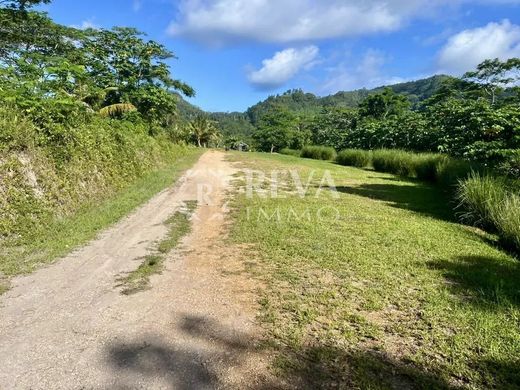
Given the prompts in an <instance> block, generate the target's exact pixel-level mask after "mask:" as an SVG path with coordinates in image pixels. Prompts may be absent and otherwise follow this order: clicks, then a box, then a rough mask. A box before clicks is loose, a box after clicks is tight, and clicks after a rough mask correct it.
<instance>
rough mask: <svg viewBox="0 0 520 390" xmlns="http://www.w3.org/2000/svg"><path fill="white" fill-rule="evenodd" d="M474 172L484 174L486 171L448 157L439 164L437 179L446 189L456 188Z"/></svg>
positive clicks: (467, 162) (475, 165)
mask: <svg viewBox="0 0 520 390" xmlns="http://www.w3.org/2000/svg"><path fill="white" fill-rule="evenodd" d="M473 172H476V173H483V172H484V171H483V169H482V168H481V167H480V166H478V165H477V164H472V163H470V162H469V161H465V160H459V159H454V158H449V157H447V158H446V159H444V160H441V161H439V163H438V164H437V171H436V174H435V179H436V182H437V183H438V184H440V185H442V186H444V187H447V188H455V187H456V186H457V185H458V183H459V182H460V181H463V180H465V179H467V178H468V177H470V176H471V175H472V173H473Z"/></svg>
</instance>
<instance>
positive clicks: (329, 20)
mask: <svg viewBox="0 0 520 390" xmlns="http://www.w3.org/2000/svg"><path fill="white" fill-rule="evenodd" d="M478 2H480V3H488V4H498V3H502V4H503V3H520V0H480V1H478ZM462 3H475V1H470V0H386V1H385V0H365V1H357V0H319V1H317V0H182V1H180V2H179V3H178V4H179V5H178V9H177V18H176V20H174V21H173V22H172V23H171V24H170V26H169V28H168V32H169V33H170V34H171V35H173V36H184V37H187V38H190V39H193V40H195V41H199V42H202V43H204V44H209V45H223V44H229V43H233V42H237V41H243V40H255V41H263V42H279V43H286V42H295V41H308V40H315V39H326V38H337V37H347V36H358V35H363V34H370V33H378V32H387V31H394V30H397V29H399V28H400V27H402V26H403V24H405V23H406V22H408V21H409V20H411V19H412V18H415V17H425V16H429V15H431V14H432V13H433V12H436V11H439V10H440V9H441V8H442V7H448V6H449V7H453V6H457V5H460V4H462Z"/></svg>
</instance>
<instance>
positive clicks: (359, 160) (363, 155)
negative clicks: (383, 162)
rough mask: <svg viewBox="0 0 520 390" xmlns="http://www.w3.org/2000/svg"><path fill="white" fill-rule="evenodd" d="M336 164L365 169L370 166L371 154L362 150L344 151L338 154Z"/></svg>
mask: <svg viewBox="0 0 520 390" xmlns="http://www.w3.org/2000/svg"><path fill="white" fill-rule="evenodd" d="M336 162H337V163H338V164H340V165H345V166H351V167H358V168H366V167H368V166H370V165H371V164H372V153H371V152H370V151H367V150H362V149H345V150H342V151H341V152H339V153H338V156H337V157H336Z"/></svg>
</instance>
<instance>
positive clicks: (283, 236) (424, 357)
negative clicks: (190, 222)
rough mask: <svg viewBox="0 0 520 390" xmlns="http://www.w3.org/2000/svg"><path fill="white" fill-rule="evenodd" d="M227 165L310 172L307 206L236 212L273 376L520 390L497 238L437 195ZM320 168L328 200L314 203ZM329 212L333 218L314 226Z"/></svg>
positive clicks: (351, 176) (250, 159)
mask: <svg viewBox="0 0 520 390" xmlns="http://www.w3.org/2000/svg"><path fill="white" fill-rule="evenodd" d="M232 159H234V160H236V161H239V162H241V164H242V165H243V166H247V167H250V168H254V169H257V170H263V171H266V172H270V171H271V170H275V169H278V170H279V169H282V170H283V169H291V170H292V169H296V170H297V171H298V172H299V173H300V174H301V177H302V181H303V182H306V179H307V178H308V177H309V176H310V174H311V172H312V171H315V173H314V176H313V179H312V180H311V184H312V185H311V186H310V188H311V189H310V191H309V193H308V194H307V195H306V196H305V197H304V198H300V197H299V196H298V195H297V194H295V193H294V192H290V191H287V192H286V193H283V194H282V195H284V197H278V198H275V199H273V198H271V197H267V198H261V197H254V198H252V199H249V198H247V196H246V195H245V193H242V194H241V195H239V196H238V198H237V200H236V202H235V204H234V213H233V218H234V220H235V221H234V225H233V226H234V227H233V231H232V235H231V239H232V240H233V241H234V242H236V243H241V244H253V250H252V252H251V254H250V255H251V257H252V258H254V259H255V261H256V262H257V266H256V267H255V268H254V274H255V275H256V277H259V278H261V279H262V280H263V281H264V282H265V284H266V285H267V288H266V289H265V290H263V291H262V292H261V294H262V296H261V304H262V308H263V309H262V313H261V319H262V320H263V321H262V322H263V324H264V326H265V328H266V331H267V334H268V336H269V341H270V344H271V345H273V346H274V347H275V349H276V351H277V356H278V358H277V361H276V365H275V369H276V370H277V372H278V373H279V374H280V375H284V376H287V377H290V378H291V380H292V379H294V380H295V381H298V380H300V381H303V382H302V385H306V386H308V387H311V388H313V387H314V388H315V387H319V386H321V387H329V386H336V387H338V386H339V387H341V386H343V387H352V388H381V389H387V388H450V387H463V388H477V389H485V388H518V386H520V372H519V371H518V369H517V367H518V366H519V364H520V360H519V356H520V290H519V288H518V281H519V280H520V267H519V264H518V262H517V260H515V259H513V258H512V257H510V256H509V255H507V254H506V253H504V252H502V251H501V250H499V249H497V248H496V247H495V245H494V244H495V243H496V237H495V236H492V235H489V234H485V233H483V232H482V231H479V230H477V229H474V228H470V227H467V226H464V225H460V224H458V223H456V218H454V216H453V212H452V207H453V204H451V203H450V201H449V200H448V199H447V198H446V193H445V192H444V191H443V190H442V189H439V188H438V187H435V186H431V185H428V184H424V183H421V182H418V181H409V180H400V179H398V178H396V177H395V176H392V175H389V174H382V173H377V172H374V171H369V170H360V169H355V168H346V167H341V166H338V165H335V164H333V163H329V162H322V161H312V160H302V159H298V158H294V157H288V156H280V155H278V156H277V155H267V154H254V153H249V154H233V155H232ZM326 170H329V171H330V173H331V176H332V177H333V179H334V181H335V184H336V186H337V187H338V191H339V198H337V199H336V198H334V197H333V196H331V194H330V191H328V192H327V191H323V192H322V194H323V195H322V196H319V197H316V192H317V188H316V186H317V185H318V184H319V182H320V179H321V178H322V176H323V174H324V172H325V171H326ZM242 183H243V182H242ZM324 208H329V209H330V210H333V209H336V210H337V211H338V212H339V215H340V217H339V218H338V219H336V214H335V213H334V212H332V211H330V210H329V212H328V214H327V213H322V215H321V218H316V216H317V215H318V213H319V211H320V210H324ZM260 209H261V210H262V212H261V213H260V212H259V211H258V210H260ZM278 213H280V214H281V218H280V219H278V218H277V215H278ZM306 213H309V214H310V215H311V218H310V219H308V218H306V217H305V218H295V217H294V215H297V216H302V215H306ZM265 215H267V216H271V220H267V218H266V217H265ZM272 216H275V217H272ZM295 383H297V382H295Z"/></svg>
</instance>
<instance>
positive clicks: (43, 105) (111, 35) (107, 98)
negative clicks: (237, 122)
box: [0, 0, 220, 284]
mask: <svg viewBox="0 0 520 390" xmlns="http://www.w3.org/2000/svg"><path fill="white" fill-rule="evenodd" d="M49 2H50V1H40V0H34V1H19V0H13V1H11V0H9V1H2V2H0V3H1V5H0V25H1V26H2V28H1V29H0V30H1V31H0V55H1V56H2V61H1V62H0V102H1V103H2V104H1V105H0V179H1V180H0V208H1V210H2V213H1V214H0V280H3V279H5V280H7V279H8V278H9V277H11V276H13V275H17V274H19V273H23V272H29V271H31V270H33V269H34V268H35V267H37V266H38V265H39V264H43V263H48V262H50V261H52V260H53V259H55V258H56V257H57V256H61V255H63V254H65V253H66V252H67V251H70V250H72V249H73V248H75V247H77V246H78V245H81V244H83V243H85V242H86V241H88V240H89V239H91V238H93V237H94V236H95V234H96V233H97V232H99V231H100V230H101V229H103V228H106V227H107V226H108V225H110V224H112V223H114V222H116V221H117V220H118V218H121V217H122V216H124V215H125V214H127V213H128V212H130V211H131V210H132V209H133V208H135V207H136V206H138V205H139V204H140V203H142V202H144V201H146V200H148V199H149V198H150V197H152V196H153V195H154V194H155V193H157V192H159V191H160V190H162V189H163V188H165V187H166V186H168V185H171V184H172V183H173V181H174V179H175V178H176V177H178V175H179V174H180V173H181V171H182V170H183V169H186V168H188V167H189V165H190V164H193V163H194V162H195V161H196V159H197V157H198V156H200V151H198V150H196V149H195V147H194V146H211V145H216V144H217V143H218V142H219V140H220V135H219V132H218V130H217V128H216V126H215V124H214V122H212V121H211V120H210V119H209V118H207V117H205V116H197V117H195V118H192V119H190V120H186V119H182V118H180V117H179V115H178V111H177V103H178V102H179V101H180V99H181V97H180V95H179V94H183V95H185V96H193V95H194V94H195V91H194V90H193V89H192V88H191V87H190V86H189V85H188V84H186V83H184V82H183V81H180V80H177V79H175V78H174V77H173V75H172V73H171V70H170V67H169V66H168V64H167V63H166V61H167V60H168V59H171V58H173V57H174V54H173V53H172V52H170V51H169V50H168V49H166V48H165V47H164V46H163V45H161V44H159V43H157V42H154V41H150V40H146V39H145V38H144V37H143V34H142V33H140V32H139V31H137V30H135V29H133V28H127V27H114V28H112V29H110V30H106V29H93V28H89V29H85V30H80V29H76V28H73V27H68V26H63V25H60V24H57V23H55V22H54V21H53V20H51V19H50V18H49V16H48V15H47V14H45V13H42V12H38V11H35V8H34V7H35V6H37V5H38V4H42V3H49ZM4 284H5V283H4Z"/></svg>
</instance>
